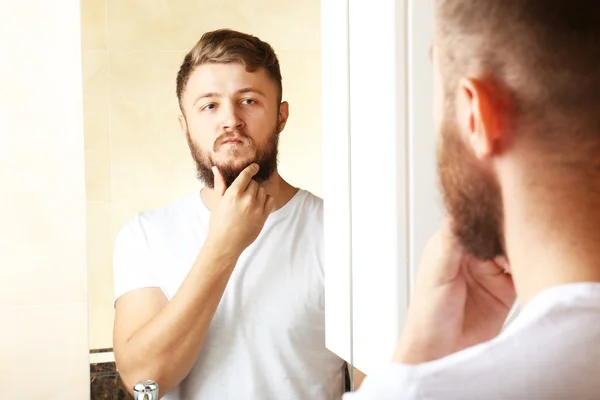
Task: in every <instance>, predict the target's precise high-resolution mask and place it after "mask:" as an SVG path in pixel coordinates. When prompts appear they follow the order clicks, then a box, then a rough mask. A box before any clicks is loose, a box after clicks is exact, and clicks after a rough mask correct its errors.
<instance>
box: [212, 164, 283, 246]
mask: <svg viewBox="0 0 600 400" xmlns="http://www.w3.org/2000/svg"><path fill="white" fill-rule="evenodd" d="M258 168H259V167H258V165H257V164H251V165H249V166H248V167H246V168H245V169H244V170H243V171H242V172H241V173H240V175H239V176H238V177H237V178H236V180H235V181H233V183H232V184H231V186H230V187H229V188H226V185H225V180H224V179H223V176H222V175H221V173H220V172H219V170H218V168H217V167H213V173H214V176H215V186H214V191H215V194H216V195H217V196H218V200H217V201H216V205H215V207H214V209H213V210H212V212H211V217H210V227H209V232H208V238H207V242H210V243H218V244H219V245H223V244H225V245H226V246H227V249H228V250H230V251H231V252H233V253H234V254H240V253H241V252H243V251H244V249H246V247H248V246H250V244H252V242H254V240H256V238H257V237H258V235H259V233H260V231H261V230H262V228H263V226H264V224H265V221H266V220H267V217H268V216H269V214H270V213H271V212H272V211H273V210H274V209H275V200H274V198H273V197H271V196H269V195H268V194H267V193H266V192H265V189H264V188H263V187H261V186H260V185H259V184H258V183H257V182H256V181H254V180H253V179H252V177H253V176H254V175H255V174H256V173H257V172H258Z"/></svg>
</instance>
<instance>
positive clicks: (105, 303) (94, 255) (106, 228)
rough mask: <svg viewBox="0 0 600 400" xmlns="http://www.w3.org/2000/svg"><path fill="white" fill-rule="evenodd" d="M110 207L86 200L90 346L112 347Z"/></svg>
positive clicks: (92, 347)
mask: <svg viewBox="0 0 600 400" xmlns="http://www.w3.org/2000/svg"><path fill="white" fill-rule="evenodd" d="M111 213H112V207H111V204H110V203H109V202H88V207H87V238H88V252H87V260H88V262H87V264H88V285H89V288H88V293H89V294H88V296H89V304H90V305H89V317H90V322H89V323H90V349H102V348H112V327H113V319H114V308H113V280H112V277H113V274H112V254H113V244H114V243H113V242H114V237H113V236H112V225H111V218H112V214H111Z"/></svg>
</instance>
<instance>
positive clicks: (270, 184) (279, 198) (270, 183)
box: [200, 171, 298, 210]
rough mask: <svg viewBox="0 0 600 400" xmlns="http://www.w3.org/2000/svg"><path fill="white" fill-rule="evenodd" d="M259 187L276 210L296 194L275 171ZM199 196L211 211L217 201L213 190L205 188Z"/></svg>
mask: <svg viewBox="0 0 600 400" xmlns="http://www.w3.org/2000/svg"><path fill="white" fill-rule="evenodd" d="M260 185H261V186H262V187H264V188H265V191H266V192H267V194H268V195H270V196H273V197H274V198H275V204H276V207H275V209H276V210H278V209H280V208H281V207H283V206H284V205H285V204H287V202H288V201H290V200H291V199H292V197H294V195H295V194H296V192H298V188H295V187H293V186H292V185H290V184H289V183H288V182H287V181H285V180H284V179H283V178H282V177H281V176H280V175H279V173H278V172H277V171H275V172H274V173H273V175H271V177H270V178H269V179H268V180H267V181H265V182H263V183H261V184H260ZM200 196H201V197H202V201H203V202H204V204H205V205H206V207H207V208H208V209H209V210H212V209H213V208H214V205H215V204H216V201H217V200H218V199H217V198H216V195H215V192H214V190H213V189H210V188H208V187H205V188H203V189H202V190H201V192H200Z"/></svg>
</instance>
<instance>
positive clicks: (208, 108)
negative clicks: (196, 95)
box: [202, 103, 217, 110]
mask: <svg viewBox="0 0 600 400" xmlns="http://www.w3.org/2000/svg"><path fill="white" fill-rule="evenodd" d="M216 107H217V105H216V104H215V103H210V104H207V105H205V106H204V107H203V108H202V109H203V110H213V109H215V108H216Z"/></svg>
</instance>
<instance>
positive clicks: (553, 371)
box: [343, 283, 600, 400]
mask: <svg viewBox="0 0 600 400" xmlns="http://www.w3.org/2000/svg"><path fill="white" fill-rule="evenodd" d="M366 399H369V400H387V399H390V400H391V399H394V400H398V399H403V400H405V399H411V400H412V399H423V400H424V399H428V400H438V399H443V400H467V399H477V400H484V399H485V400H496V399H498V400H500V399H502V400H521V399H522V400H537V399H540V400H541V399H543V400H553V399H556V400H559V399H560V400H566V399H569V400H571V399H572V400H579V399H600V283H574V284H566V285H561V286H557V287H554V288H551V289H547V290H545V291H543V292H542V293H540V294H538V295H537V296H536V297H534V298H533V299H532V300H531V301H530V302H529V303H528V304H527V305H526V306H525V307H524V308H523V310H521V314H520V315H519V316H518V317H517V318H516V319H515V321H514V322H513V323H512V324H510V325H509V326H508V327H507V328H506V329H505V330H504V331H503V332H502V333H501V334H500V335H499V336H498V337H496V338H495V339H493V340H491V341H489V342H486V343H483V344H480V345H477V346H474V347H471V348H468V349H465V350H463V351H460V352H457V353H455V354H452V355H450V356H448V357H445V358H442V359H440V360H437V361H433V362H430V363H425V364H421V365H416V366H409V365H402V364H395V365H392V366H389V367H387V369H385V370H383V371H382V372H381V373H379V374H375V375H372V376H369V377H367V378H366V379H365V380H364V381H363V384H362V385H361V387H360V388H359V390H358V391H357V392H354V393H348V394H346V395H344V397H343V400H366Z"/></svg>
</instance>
